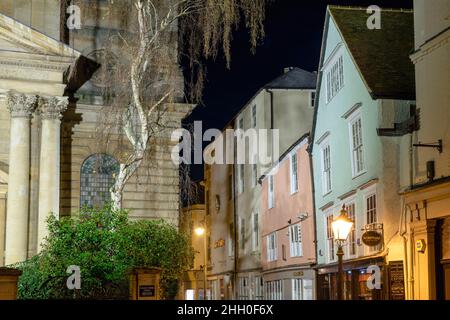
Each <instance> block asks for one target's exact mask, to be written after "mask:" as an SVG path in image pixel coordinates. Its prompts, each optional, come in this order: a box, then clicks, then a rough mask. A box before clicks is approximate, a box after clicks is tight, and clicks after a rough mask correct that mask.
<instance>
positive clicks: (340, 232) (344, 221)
mask: <svg viewBox="0 0 450 320" xmlns="http://www.w3.org/2000/svg"><path fill="white" fill-rule="evenodd" d="M331 227H332V229H333V235H334V238H335V239H336V242H337V245H338V250H337V253H336V255H337V257H338V278H337V291H338V300H344V265H343V264H344V263H343V257H344V250H342V246H343V245H344V242H345V241H346V240H347V237H348V235H349V233H350V231H351V230H352V227H353V221H351V220H350V219H349V218H348V217H347V210H345V205H343V206H342V209H341V214H340V215H339V217H337V218H336V219H335V220H334V221H333V222H332V223H331Z"/></svg>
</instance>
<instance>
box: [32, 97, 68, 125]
mask: <svg viewBox="0 0 450 320" xmlns="http://www.w3.org/2000/svg"><path fill="white" fill-rule="evenodd" d="M68 104H69V98H68V97H46V96H43V97H39V113H40V115H41V117H42V119H50V120H56V119H61V118H62V113H63V112H64V111H66V110H67V106H68Z"/></svg>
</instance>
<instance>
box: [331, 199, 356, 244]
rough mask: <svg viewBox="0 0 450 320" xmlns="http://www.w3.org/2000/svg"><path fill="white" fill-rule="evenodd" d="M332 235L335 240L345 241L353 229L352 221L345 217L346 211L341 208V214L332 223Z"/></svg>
mask: <svg viewBox="0 0 450 320" xmlns="http://www.w3.org/2000/svg"><path fill="white" fill-rule="evenodd" d="M331 227H332V228H333V235H334V238H335V239H336V240H339V241H345V240H347V237H348V235H349V234H350V231H351V230H352V227H353V221H351V220H350V219H349V218H348V217H347V211H346V210H345V208H344V207H343V208H342V210H341V214H340V215H339V217H337V218H336V219H335V220H334V221H333V222H332V223H331Z"/></svg>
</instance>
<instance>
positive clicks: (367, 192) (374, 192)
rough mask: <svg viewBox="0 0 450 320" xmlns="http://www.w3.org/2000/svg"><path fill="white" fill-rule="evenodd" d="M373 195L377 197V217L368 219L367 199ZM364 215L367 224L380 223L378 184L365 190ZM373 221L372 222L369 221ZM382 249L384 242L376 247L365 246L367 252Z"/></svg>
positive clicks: (371, 252) (370, 252)
mask: <svg viewBox="0 0 450 320" xmlns="http://www.w3.org/2000/svg"><path fill="white" fill-rule="evenodd" d="M371 197H375V217H376V219H375V220H374V221H369V220H368V210H369V208H368V205H367V200H368V199H369V198H371ZM363 199H364V206H363V207H364V216H363V221H364V224H365V225H369V224H375V223H380V221H381V219H380V218H381V207H380V205H379V196H378V192H377V187H376V185H373V186H370V187H368V188H367V189H365V190H364V196H363ZM369 222H371V223H369ZM381 249H382V244H379V245H378V246H375V247H368V246H365V253H366V254H373V253H375V252H378V251H380V250H381Z"/></svg>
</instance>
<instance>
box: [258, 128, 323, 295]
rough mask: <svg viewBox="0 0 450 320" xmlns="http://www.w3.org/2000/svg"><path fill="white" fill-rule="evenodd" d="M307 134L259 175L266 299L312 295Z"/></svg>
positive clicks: (314, 259)
mask: <svg viewBox="0 0 450 320" xmlns="http://www.w3.org/2000/svg"><path fill="white" fill-rule="evenodd" d="M308 142H309V135H305V136H303V137H302V138H301V139H300V140H299V141H297V142H296V143H295V144H294V145H293V146H292V147H291V148H290V149H289V150H287V152H286V153H285V154H284V155H282V156H281V158H280V160H279V162H278V164H276V165H275V166H274V167H273V168H271V171H269V172H267V174H266V175H264V176H263V177H262V178H261V180H262V181H261V182H262V196H261V212H262V217H261V219H262V269H263V275H264V290H265V298H266V299H270V300H311V299H314V298H315V291H316V290H315V272H314V270H313V269H312V266H313V265H314V264H315V262H316V254H315V252H316V250H315V242H314V240H315V235H314V212H313V198H312V182H311V171H310V159H309V154H308V151H307V148H308Z"/></svg>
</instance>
